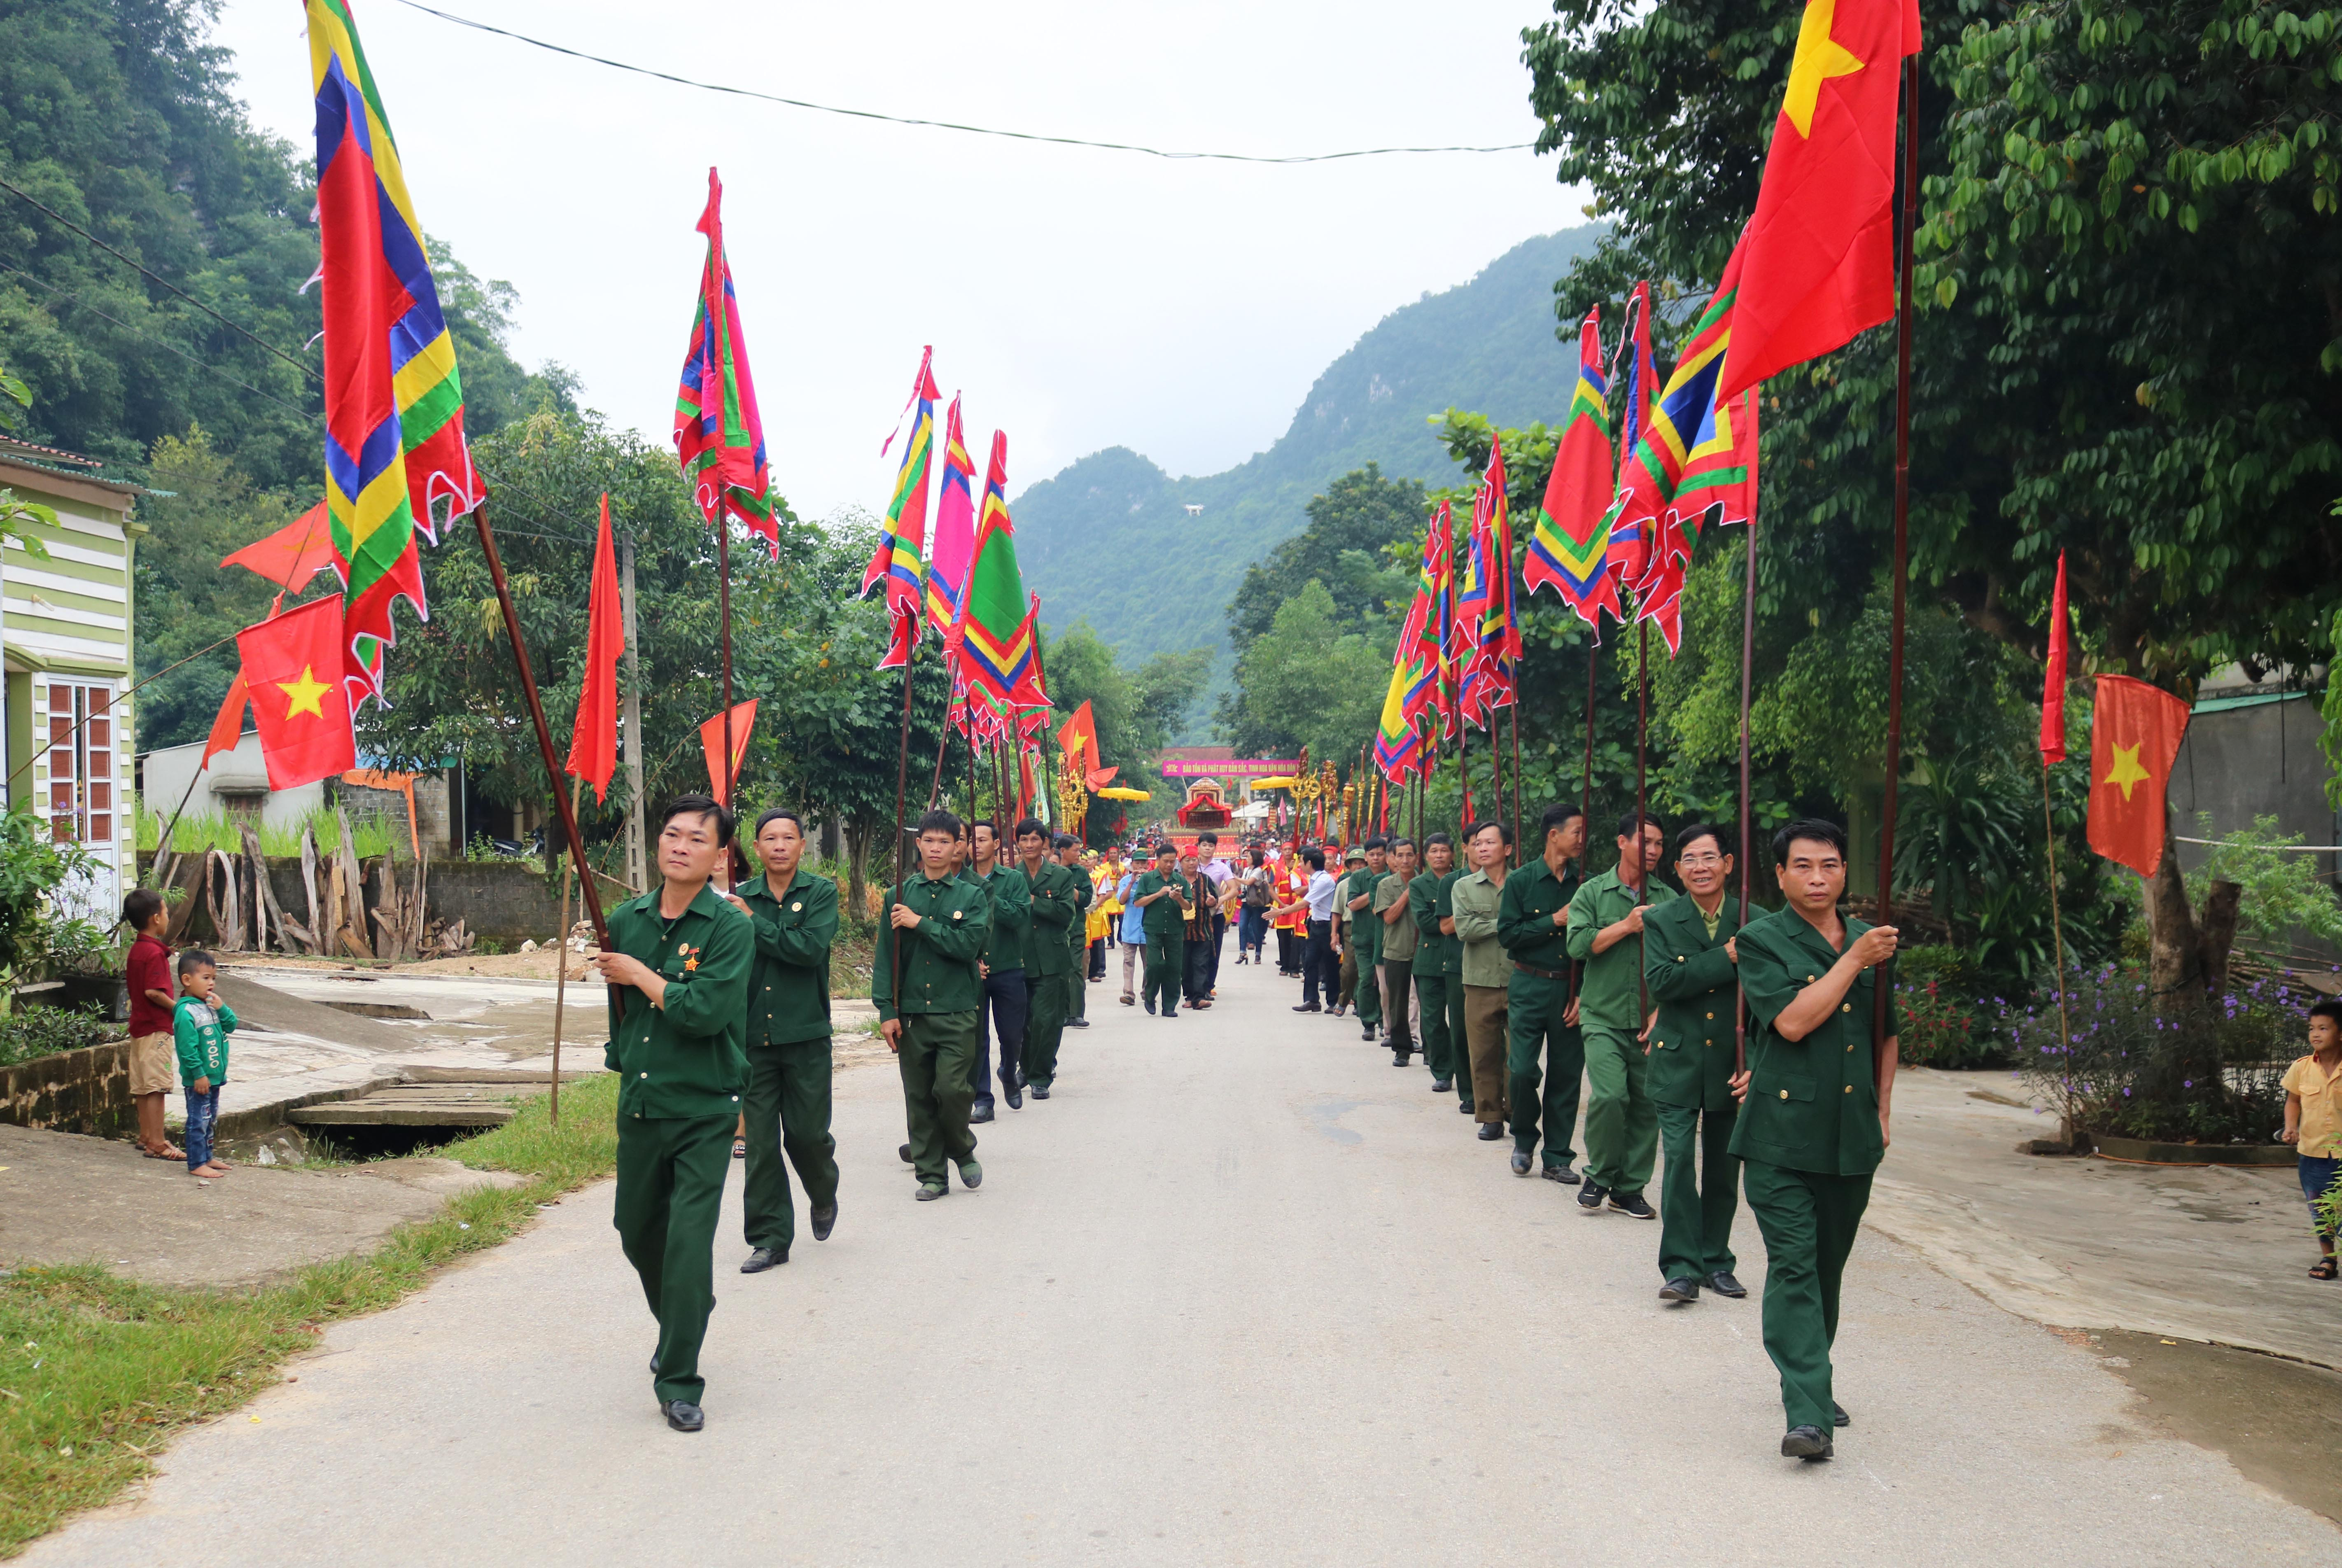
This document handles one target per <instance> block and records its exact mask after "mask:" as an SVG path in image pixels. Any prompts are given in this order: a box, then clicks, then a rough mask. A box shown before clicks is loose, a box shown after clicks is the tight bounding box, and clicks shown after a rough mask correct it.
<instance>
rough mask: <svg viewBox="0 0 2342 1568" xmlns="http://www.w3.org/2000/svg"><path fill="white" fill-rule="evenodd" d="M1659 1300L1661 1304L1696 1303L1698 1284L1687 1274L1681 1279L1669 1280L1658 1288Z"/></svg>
mask: <svg viewBox="0 0 2342 1568" xmlns="http://www.w3.org/2000/svg"><path fill="white" fill-rule="evenodd" d="M1659 1299H1660V1300H1661V1301H1663V1302H1696V1301H1697V1300H1699V1282H1698V1281H1697V1280H1696V1279H1693V1278H1692V1277H1691V1276H1690V1275H1688V1274H1686V1275H1685V1276H1684V1277H1683V1278H1681V1279H1677V1280H1669V1281H1668V1282H1667V1283H1665V1284H1663V1285H1661V1286H1660V1287H1659Z"/></svg>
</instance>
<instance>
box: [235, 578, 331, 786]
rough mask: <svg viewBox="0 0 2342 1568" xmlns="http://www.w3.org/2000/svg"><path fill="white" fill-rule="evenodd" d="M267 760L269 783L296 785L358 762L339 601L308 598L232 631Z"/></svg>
mask: <svg viewBox="0 0 2342 1568" xmlns="http://www.w3.org/2000/svg"><path fill="white" fill-rule="evenodd" d="M235 646H236V652H237V653H239V654H242V655H243V656H244V683H245V685H246V686H247V687H249V688H250V689H251V693H252V716H253V723H254V724H255V727H256V728H257V729H258V730H259V731H260V754H261V755H262V756H263V757H265V758H266V759H267V763H268V787H269V788H270V789H293V788H295V787H296V786H298V785H301V784H311V783H314V782H315V781H316V780H318V779H321V778H325V777H326V776H327V775H329V774H338V773H345V772H347V771H348V770H349V769H351V768H354V767H355V766H357V765H358V746H357V738H356V737H355V735H353V734H351V733H350V701H349V696H348V694H347V689H346V688H345V686H344V685H343V684H342V665H343V663H344V656H345V655H344V649H343V644H342V602H341V600H340V599H338V598H335V597H330V596H329V597H326V598H323V599H313V600H311V601H310V602H309V603H308V604H304V605H302V606H301V607H300V608H299V609H297V610H293V611H288V612H287V613H285V614H282V615H278V616H276V617H275V619H273V620H267V621H263V622H261V623H260V624H258V625H256V626H246V627H245V629H244V630H243V631H241V632H238V633H237V634H235Z"/></svg>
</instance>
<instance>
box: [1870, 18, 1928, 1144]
mask: <svg viewBox="0 0 2342 1568" xmlns="http://www.w3.org/2000/svg"><path fill="white" fill-rule="evenodd" d="M1918 96H1919V56H1918V55H1907V56H1906V57H1905V58H1904V61H1903V211H1902V213H1901V215H1900V216H1899V218H1898V220H1897V225H1896V229H1897V245H1896V255H1897V266H1898V267H1899V269H1900V272H1901V274H1902V276H1901V279H1900V289H1901V299H1900V301H1899V303H1898V305H1897V312H1896V319H1895V583H1894V613H1893V618H1892V621H1891V623H1890V625H1889V629H1888V632H1887V782H1886V787H1885V789H1884V790H1883V791H1882V792H1881V798H1880V802H1879V808H1878V924H1881V925H1892V924H1894V923H1895V921H1894V915H1895V909H1894V902H1893V901H1894V897H1895V815H1896V807H1897V803H1896V798H1895V797H1896V785H1897V782H1898V780H1897V774H1900V773H1901V772H1902V771H1903V620H1904V591H1905V587H1906V584H1907V582H1908V580H1909V577H1910V570H1911V335H1912V324H1913V315H1912V308H1911V225H1912V221H1913V218H1914V216H1915V215H1916V214H1917V211H1918V207H1919V135H1918V125H1917V116H1916V115H1914V114H1913V112H1912V111H1913V110H1914V109H1915V108H1916V107H1917V101H1918ZM1885 982H1886V976H1885V975H1883V974H1882V975H1881V976H1879V983H1878V984H1876V985H1874V986H1873V987H1872V988H1871V990H1872V998H1871V1014H1870V1032H1871V1039H1872V1041H1873V1047H1872V1049H1873V1052H1874V1054H1875V1070H1876V1072H1877V1083H1878V1103H1879V1104H1880V1106H1881V1107H1882V1108H1883V1107H1884V1106H1885V1105H1886V1104H1887V1094H1889V1092H1890V1090H1889V1085H1890V1084H1893V1083H1894V1081H1895V1061H1894V1058H1892V1057H1891V1056H1889V1055H1888V1054H1887V1040H1888V1038H1889V1036H1888V1034H1887V1009H1888V1007H1889V1005H1890V1004H1892V1002H1893V998H1892V997H1891V996H1889V995H1888V994H1887V992H1888V987H1887V984H1885Z"/></svg>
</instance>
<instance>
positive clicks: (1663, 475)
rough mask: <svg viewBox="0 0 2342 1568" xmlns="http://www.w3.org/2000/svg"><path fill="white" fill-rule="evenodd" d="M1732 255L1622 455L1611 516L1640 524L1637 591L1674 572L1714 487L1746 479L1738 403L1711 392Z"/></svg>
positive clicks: (1693, 540)
mask: <svg viewBox="0 0 2342 1568" xmlns="http://www.w3.org/2000/svg"><path fill="white" fill-rule="evenodd" d="M1740 256H1741V253H1740V252H1739V251H1735V252H1733V253H1732V259H1731V261H1730V262H1728V263H1726V265H1725V269H1724V278H1723V281H1722V282H1720V283H1718V284H1717V285H1716V292H1715V293H1714V294H1713V295H1709V296H1708V302H1707V306H1706V309H1705V310H1703V311H1701V312H1700V315H1699V320H1698V322H1697V323H1696V324H1695V325H1693V327H1692V330H1691V335H1690V336H1689V337H1688V338H1686V340H1685V341H1684V345H1683V349H1682V352H1681V353H1680V355H1678V356H1677V357H1676V367H1675V370H1674V373H1673V374H1671V375H1669V376H1668V377H1667V385H1666V390H1665V391H1664V392H1662V393H1660V394H1659V396H1658V400H1657V402H1656V404H1654V405H1653V406H1652V409H1651V412H1650V418H1649V419H1648V421H1647V422H1646V424H1644V426H1643V431H1642V434H1641V437H1640V439H1638V440H1637V441H1636V443H1635V444H1634V446H1633V447H1632V448H1631V449H1630V451H1629V453H1628V454H1627V458H1626V478H1625V481H1624V483H1623V484H1621V485H1620V486H1619V500H1620V510H1619V514H1618V517H1619V521H1620V522H1621V523H1624V524H1629V525H1632V526H1635V527H1637V528H1639V529H1641V530H1642V531H1643V535H1644V537H1646V538H1647V539H1648V540H1649V541H1650V542H1651V543H1650V548H1649V552H1648V557H1647V561H1646V565H1645V568H1644V572H1643V574H1642V576H1641V577H1640V578H1639V579H1636V580H1635V581H1633V582H1630V583H1629V584H1627V586H1629V587H1631V588H1633V589H1635V590H1636V593H1637V594H1640V593H1641V592H1642V591H1643V590H1644V588H1645V586H1646V584H1651V583H1654V582H1656V580H1657V579H1658V578H1659V576H1660V575H1661V574H1664V573H1667V572H1669V571H1674V572H1675V573H1676V574H1678V575H1679V574H1680V571H1681V567H1682V564H1683V563H1684V562H1686V561H1687V560H1689V559H1690V558H1691V554H1692V551H1693V549H1694V547H1695V546H1696V544H1698V542H1699V534H1700V527H1701V524H1702V522H1703V520H1704V518H1705V515H1706V513H1707V511H1708V509H1709V507H1710V506H1711V505H1712V504H1716V502H1717V499H1718V496H1719V494H1721V493H1722V492H1725V491H1727V490H1728V491H1730V492H1732V493H1733V494H1738V492H1739V488H1740V486H1741V485H1742V484H1743V483H1744V482H1745V481H1746V478H1747V467H1746V454H1744V453H1743V452H1742V450H1741V442H1740V441H1739V439H1738V437H1737V432H1736V420H1735V418H1734V417H1733V416H1734V415H1735V414H1737V413H1739V412H1740V408H1739V406H1738V404H1737V402H1736V404H1718V403H1717V401H1716V377H1717V376H1718V375H1721V374H1722V372H1723V369H1724V356H1725V352H1726V349H1727V348H1729V347H1730V346H1731V343H1732V316H1733V301H1734V299H1735V297H1736V294H1737V291H1738V286H1739V279H1740ZM1724 521H1726V522H1745V521H1746V518H1745V517H1742V518H1729V517H1727V518H1726V519H1724Z"/></svg>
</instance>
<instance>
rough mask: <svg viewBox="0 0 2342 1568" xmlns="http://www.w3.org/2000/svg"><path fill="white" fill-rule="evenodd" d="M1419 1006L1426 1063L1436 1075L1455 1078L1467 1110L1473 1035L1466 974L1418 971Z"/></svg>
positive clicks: (1470, 1081)
mask: <svg viewBox="0 0 2342 1568" xmlns="http://www.w3.org/2000/svg"><path fill="white" fill-rule="evenodd" d="M1415 994H1416V1010H1417V1011H1418V1012H1420V1013H1421V1014H1422V1015H1423V1064H1424V1065H1425V1066H1426V1067H1428V1068H1430V1069H1431V1075H1432V1076H1433V1077H1434V1078H1452V1079H1454V1080H1455V1082H1456V1094H1458V1095H1460V1096H1462V1103H1463V1105H1464V1108H1465V1109H1466V1110H1467V1111H1468V1110H1470V1109H1471V1108H1472V1037H1471V1035H1470V1034H1469V1033H1468V1032H1467V1031H1466V1029H1465V1026H1464V977H1463V976H1462V975H1460V974H1417V975H1416V977H1415Z"/></svg>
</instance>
